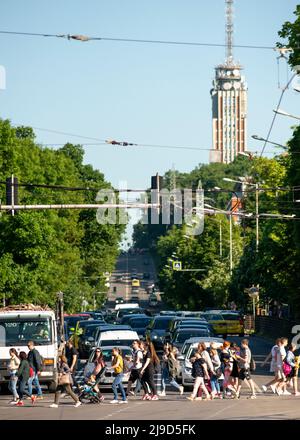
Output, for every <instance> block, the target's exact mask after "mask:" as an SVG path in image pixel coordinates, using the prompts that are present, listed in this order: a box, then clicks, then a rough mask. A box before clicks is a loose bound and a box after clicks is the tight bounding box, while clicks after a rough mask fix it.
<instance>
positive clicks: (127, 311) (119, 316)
mask: <svg viewBox="0 0 300 440" xmlns="http://www.w3.org/2000/svg"><path fill="white" fill-rule="evenodd" d="M144 313H145V310H144V309H142V308H141V307H135V308H130V309H119V310H118V311H117V315H116V322H117V323H119V322H121V319H122V318H123V316H125V315H132V314H135V315H136V314H143V315H144Z"/></svg>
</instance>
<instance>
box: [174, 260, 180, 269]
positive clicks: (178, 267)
mask: <svg viewBox="0 0 300 440" xmlns="http://www.w3.org/2000/svg"><path fill="white" fill-rule="evenodd" d="M181 268H182V263H181V261H173V270H181Z"/></svg>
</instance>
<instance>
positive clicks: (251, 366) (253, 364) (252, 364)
mask: <svg viewBox="0 0 300 440" xmlns="http://www.w3.org/2000/svg"><path fill="white" fill-rule="evenodd" d="M255 370H256V363H255V360H254V358H253V356H252V354H251V359H250V371H255Z"/></svg>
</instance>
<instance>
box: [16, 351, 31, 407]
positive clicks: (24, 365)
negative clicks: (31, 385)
mask: <svg viewBox="0 0 300 440" xmlns="http://www.w3.org/2000/svg"><path fill="white" fill-rule="evenodd" d="M20 360H21V363H20V365H19V368H18V371H17V376H18V378H19V383H18V385H19V386H18V393H19V399H18V402H17V405H16V406H24V402H23V396H24V394H26V396H28V397H29V398H31V395H30V394H29V392H27V391H26V390H25V388H26V385H27V382H28V379H29V377H30V367H29V363H28V360H27V354H26V353H25V351H21V352H20Z"/></svg>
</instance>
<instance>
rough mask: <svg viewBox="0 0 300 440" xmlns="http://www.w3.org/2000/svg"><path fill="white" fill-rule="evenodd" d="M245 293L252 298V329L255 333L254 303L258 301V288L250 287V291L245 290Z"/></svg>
mask: <svg viewBox="0 0 300 440" xmlns="http://www.w3.org/2000/svg"><path fill="white" fill-rule="evenodd" d="M247 293H248V295H249V296H250V298H252V306H253V329H254V331H255V316H256V307H255V303H256V301H257V300H258V299H259V286H257V287H255V286H252V287H250V289H247Z"/></svg>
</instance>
